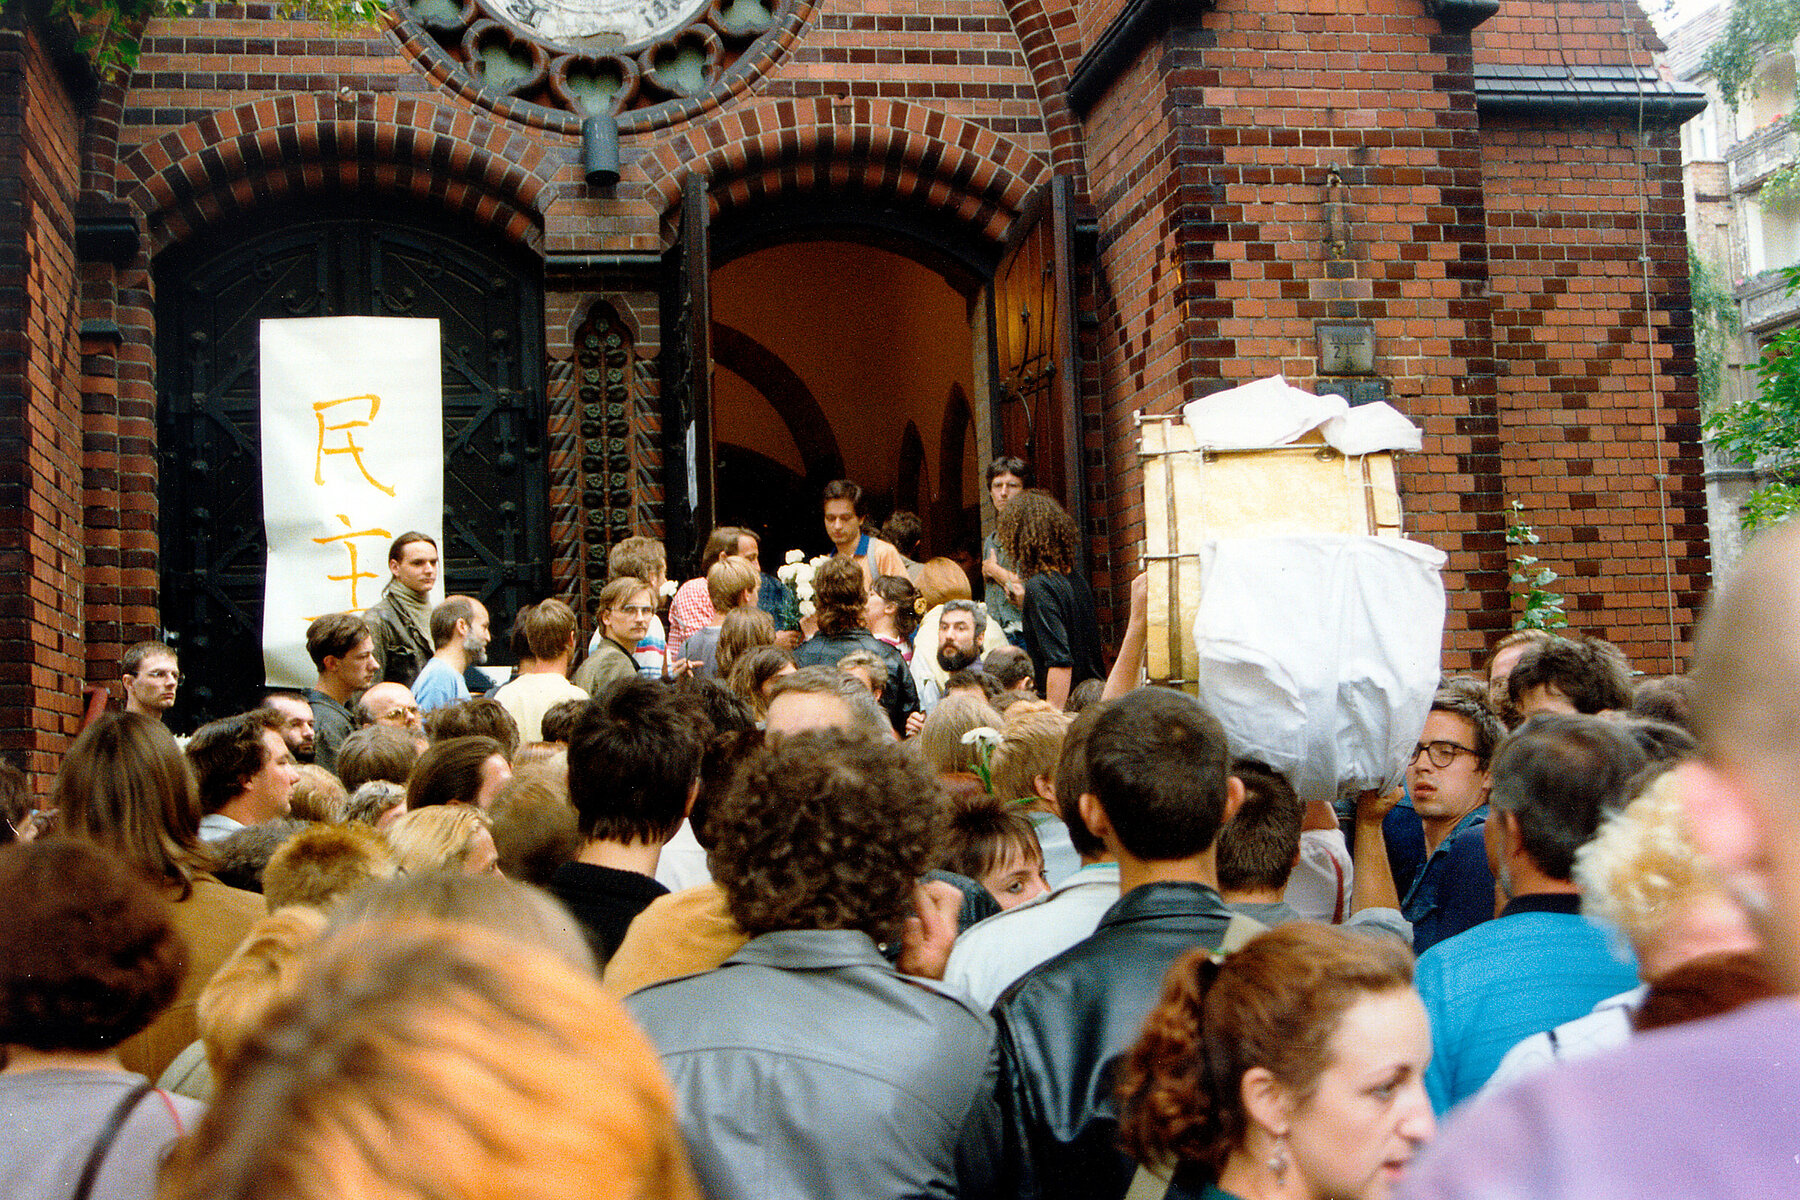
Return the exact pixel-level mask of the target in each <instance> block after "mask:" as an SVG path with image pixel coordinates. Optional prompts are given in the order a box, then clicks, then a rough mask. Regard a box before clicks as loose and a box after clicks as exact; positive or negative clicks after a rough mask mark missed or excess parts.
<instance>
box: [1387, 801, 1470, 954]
mask: <svg viewBox="0 0 1800 1200" xmlns="http://www.w3.org/2000/svg"><path fill="white" fill-rule="evenodd" d="M1487 816H1488V808H1487V805H1485V804H1483V805H1482V806H1481V807H1479V808H1477V809H1475V810H1474V811H1473V812H1470V813H1469V814H1468V815H1466V816H1464V817H1463V819H1462V820H1460V821H1458V822H1457V823H1456V828H1454V829H1452V830H1451V831H1450V836H1449V837H1447V838H1445V839H1444V840H1443V841H1441V842H1439V843H1438V847H1437V849H1436V850H1433V851H1432V852H1431V857H1430V858H1427V859H1425V860H1424V862H1423V864H1421V865H1420V866H1419V867H1418V870H1417V873H1416V874H1413V875H1411V876H1410V877H1406V878H1402V877H1399V876H1398V874H1397V875H1396V879H1395V881H1394V882H1395V887H1396V888H1398V890H1399V892H1400V913H1401V915H1402V916H1404V917H1405V918H1406V919H1407V920H1408V921H1411V922H1412V927H1413V952H1414V953H1415V954H1423V953H1425V951H1427V950H1429V949H1431V947H1433V946H1435V945H1437V944H1438V943H1439V942H1441V941H1443V940H1444V939H1445V938H1448V937H1455V936H1456V935H1457V934H1459V933H1461V932H1463V931H1464V930H1465V929H1473V928H1474V927H1475V926H1477V925H1479V924H1481V923H1482V922H1483V921H1488V920H1492V919H1493V916H1494V876H1493V874H1492V872H1490V871H1489V870H1488V862H1487V846H1486V844H1485V843H1484V841H1483V836H1484V827H1485V826H1486V824H1487ZM1396 817H1399V818H1400V820H1399V822H1396V821H1395V818H1396ZM1408 821H1410V823H1411V828H1410V829H1406V828H1404V826H1403V825H1402V823H1404V822H1408ZM1397 826H1399V828H1397ZM1382 833H1383V834H1384V836H1386V837H1387V840H1388V846H1389V850H1388V861H1389V862H1390V863H1393V862H1394V860H1395V850H1396V849H1397V848H1398V849H1400V850H1401V852H1402V854H1404V851H1405V849H1406V843H1407V841H1408V840H1410V841H1411V842H1412V843H1413V844H1414V848H1415V849H1416V851H1417V853H1418V854H1420V855H1423V853H1424V848H1425V843H1424V835H1423V834H1422V833H1421V832H1420V831H1419V816H1418V814H1417V813H1415V812H1414V811H1413V810H1412V808H1411V807H1410V806H1407V807H1405V808H1402V807H1400V806H1398V805H1396V806H1395V807H1394V810H1393V811H1392V812H1390V813H1389V814H1388V819H1387V820H1386V821H1384V822H1383V823H1382ZM1406 834H1410V838H1409V839H1408V838H1406V837H1405V835H1406ZM1397 842H1398V843H1399V845H1398V846H1396V843H1397ZM1415 861H1416V860H1415Z"/></svg>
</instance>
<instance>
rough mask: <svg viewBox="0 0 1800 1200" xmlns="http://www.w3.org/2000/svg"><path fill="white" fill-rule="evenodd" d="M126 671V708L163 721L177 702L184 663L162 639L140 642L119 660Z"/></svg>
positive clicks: (131, 711) (128, 710) (127, 710)
mask: <svg viewBox="0 0 1800 1200" xmlns="http://www.w3.org/2000/svg"><path fill="white" fill-rule="evenodd" d="M119 666H120V668H121V669H122V670H123V671H124V674H125V679H124V683H125V711H126V712H130V713H138V714H140V715H142V716H146V717H154V718H155V719H156V720H158V721H160V720H162V719H163V717H164V715H165V714H167V713H168V711H169V709H171V708H172V707H174V705H175V690H176V689H177V688H179V687H180V686H181V664H180V662H179V661H178V660H177V659H176V657H175V651H173V650H171V649H169V647H167V646H165V645H163V644H162V643H161V642H139V643H138V644H137V645H135V646H133V647H131V648H130V649H129V650H127V651H125V656H124V657H123V658H121V659H120V660H119Z"/></svg>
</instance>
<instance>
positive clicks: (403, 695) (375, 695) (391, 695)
mask: <svg viewBox="0 0 1800 1200" xmlns="http://www.w3.org/2000/svg"><path fill="white" fill-rule="evenodd" d="M356 724H357V727H358V728H359V729H360V728H362V727H363V726H365V725H386V726H388V727H389V728H392V729H401V730H405V731H406V732H407V733H415V734H423V733H424V732H425V720H424V717H423V716H422V715H421V714H420V712H419V702H418V701H417V700H415V699H413V694H412V689H411V688H409V687H407V686H406V685H405V684H404V683H378V684H376V685H375V686H374V687H372V688H370V689H369V690H368V691H366V692H364V693H363V694H362V699H361V700H358V701H357V702H356Z"/></svg>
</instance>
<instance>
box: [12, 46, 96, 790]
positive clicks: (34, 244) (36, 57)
mask: <svg viewBox="0 0 1800 1200" xmlns="http://www.w3.org/2000/svg"><path fill="white" fill-rule="evenodd" d="M78 142H79V117H78V114H77V111H76V107H75V104H74V103H73V101H72V99H71V97H70V95H69V92H68V90H67V88H66V86H65V84H64V82H63V80H62V78H61V76H60V74H59V72H58V70H57V67H56V65H55V64H54V63H53V62H52V60H51V57H50V55H49V52H48V50H47V48H46V46H45V43H44V39H43V37H42V35H41V31H40V30H39V29H38V28H37V27H36V26H35V25H27V24H25V23H24V22H22V21H21V20H20V19H19V18H18V17H17V16H15V15H11V14H9V15H8V16H7V17H6V18H5V20H4V23H0V306H3V307H4V308H5V310H6V311H7V312H9V313H12V314H16V318H15V320H14V321H9V322H8V324H7V327H6V328H5V329H4V330H3V331H0V569H3V570H4V571H5V572H6V574H7V577H8V579H9V585H8V587H7V589H6V599H5V600H4V601H0V750H4V751H6V752H7V753H8V754H9V755H10V756H11V757H13V758H14V759H15V760H16V761H18V763H19V765H21V766H23V767H25V768H26V769H27V770H28V771H30V772H32V773H33V774H34V775H36V776H38V777H39V780H40V781H41V779H42V777H43V776H45V775H47V774H48V773H50V772H53V771H55V770H56V767H57V764H58V762H59V759H60V754H61V751H62V749H63V747H64V746H65V745H66V744H67V738H68V737H69V736H71V735H72V734H73V733H74V731H75V727H76V724H77V722H78V719H79V714H80V711H81V695H80V689H81V684H82V679H83V676H84V674H85V671H84V669H83V668H84V664H83V653H82V635H83V628H82V622H83V616H84V614H83V611H82V544H83V541H84V536H85V535H84V530H83V528H82V504H81V482H82V446H81V401H80V396H79V393H78V390H77V380H78V377H79V374H80V370H81V358H80V351H81V347H80V345H79V342H78V338H77V329H78V317H79V304H78V301H77V287H78V280H77V270H76V262H75V248H74V234H75V226H74V214H73V207H74V202H75V195H76V189H77V186H78V183H79V178H78V166H77V161H76V153H77V151H76V147H77V145H78Z"/></svg>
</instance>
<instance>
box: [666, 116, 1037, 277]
mask: <svg viewBox="0 0 1800 1200" xmlns="http://www.w3.org/2000/svg"><path fill="white" fill-rule="evenodd" d="M637 168H638V169H639V170H640V171H642V172H643V174H644V176H645V177H646V179H647V198H648V199H649V200H650V202H651V204H652V206H653V207H654V208H655V209H656V211H657V212H659V213H660V215H661V218H662V230H663V239H664V242H665V244H672V243H673V241H674V237H675V220H676V217H677V215H678V214H679V211H680V200H681V190H682V187H683V185H684V184H685V183H686V181H687V178H688V176H689V175H691V174H694V173H698V174H700V175H701V176H703V177H704V178H705V179H706V180H707V182H708V185H709V189H710V191H711V195H712V201H713V206H714V211H715V212H717V211H718V210H720V209H725V208H740V207H747V206H750V205H754V204H756V203H758V202H759V201H761V200H764V199H773V198H775V197H777V196H784V195H793V194H794V193H797V192H806V191H810V190H812V189H814V188H816V187H825V186H829V187H830V188H832V189H833V190H837V191H845V190H850V191H864V192H870V193H875V194H878V195H881V196H884V197H891V198H894V199H899V200H906V201H910V202H912V203H915V204H919V205H922V206H928V207H930V208H931V209H933V210H934V211H938V212H942V213H943V214H945V215H946V216H949V217H951V218H953V219H955V220H956V221H957V222H958V223H960V224H962V225H964V226H965V227H967V228H968V229H969V230H970V231H971V233H973V234H974V235H976V236H977V237H980V238H982V239H984V240H986V241H990V242H998V241H999V240H1000V238H1001V236H1002V235H1003V234H1004V233H1005V232H1006V227H1007V226H1008V225H1010V224H1011V223H1012V220H1013V218H1014V217H1016V216H1017V215H1018V212H1019V208H1020V206H1021V205H1022V204H1024V202H1025V197H1026V195H1027V194H1028V193H1029V192H1030V191H1031V189H1032V188H1033V187H1034V186H1036V185H1037V184H1038V183H1041V182H1043V181H1044V180H1045V179H1046V178H1048V177H1049V175H1050V164H1049V163H1047V162H1045V161H1044V160H1043V158H1041V157H1039V156H1038V155H1035V154H1032V153H1030V152H1029V151H1026V150H1024V149H1023V148H1021V147H1020V146H1018V145H1015V144H1013V143H1012V142H1009V141H1007V140H1006V139H1005V138H1002V137H1001V136H1000V135H998V134H996V133H994V132H993V131H992V130H990V129H987V128H985V127H984V126H981V125H978V124H975V123H973V122H970V121H964V120H962V119H961V118H958V117H953V116H950V115H948V114H946V113H943V112H940V111H938V110H936V109H932V108H927V107H924V106H921V105H917V104H907V103H905V102H903V101H894V100H868V99H858V100H836V101H834V100H833V99H831V98H829V97H818V98H813V99H791V100H790V99H775V100H764V101H760V102H757V103H754V104H745V105H738V106H735V107H733V108H732V109H730V110H729V111H726V112H723V113H721V114H719V115H718V116H716V117H714V118H713V119H712V120H709V121H706V122H703V123H697V124H695V125H694V126H693V127H692V128H690V129H688V130H686V131H684V132H683V133H682V134H681V135H680V136H678V137H674V138H670V139H667V140H665V141H663V142H662V143H660V144H659V145H658V146H657V147H656V148H655V149H653V150H652V151H650V152H649V153H647V154H645V155H644V156H643V157H642V158H640V159H639V160H638V162H637Z"/></svg>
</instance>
